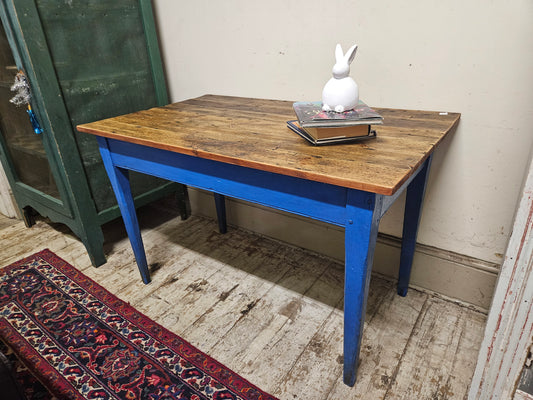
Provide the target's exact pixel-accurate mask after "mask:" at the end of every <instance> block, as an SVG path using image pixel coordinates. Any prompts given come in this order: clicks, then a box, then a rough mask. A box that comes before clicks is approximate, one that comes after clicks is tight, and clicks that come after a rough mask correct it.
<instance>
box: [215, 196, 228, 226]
mask: <svg viewBox="0 0 533 400" xmlns="http://www.w3.org/2000/svg"><path fill="white" fill-rule="evenodd" d="M213 195H214V196H215V206H216V208H217V220H218V231H219V232H220V233H226V232H227V231H228V225H227V222H226V197H225V196H224V195H221V194H218V193H213Z"/></svg>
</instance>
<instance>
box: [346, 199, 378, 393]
mask: <svg viewBox="0 0 533 400" xmlns="http://www.w3.org/2000/svg"><path fill="white" fill-rule="evenodd" d="M381 200H382V198H381V196H379V195H375V194H373V193H365V192H360V191H357V190H349V191H348V198H347V205H346V215H347V218H346V220H347V221H346V226H345V278H344V280H345V281H344V383H345V384H347V385H348V386H353V385H354V384H355V379H356V376H357V367H358V363H359V352H360V347H361V338H362V336H363V327H364V321H365V312H366V300H367V297H368V287H369V283H370V273H371V270H372V261H373V256H374V249H375V247H376V239H377V235H378V226H379V218H380V217H379V215H380V214H381V212H380V211H381V209H380V207H381V204H382V202H381Z"/></svg>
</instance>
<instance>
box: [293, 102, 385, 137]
mask: <svg viewBox="0 0 533 400" xmlns="http://www.w3.org/2000/svg"><path fill="white" fill-rule="evenodd" d="M293 108H294V112H295V113H296V117H297V118H298V119H297V120H293V121H287V126H288V127H289V128H290V129H291V130H292V131H294V132H296V133H297V134H298V135H300V136H301V137H303V138H304V139H306V140H307V141H309V142H311V143H312V144H314V145H321V144H335V143H345V142H353V141H358V140H364V139H369V138H374V137H376V131H375V130H374V129H372V126H374V125H381V124H383V117H382V116H381V115H379V114H378V113H377V112H375V111H374V110H372V109H371V108H370V107H369V106H367V105H366V104H365V103H363V102H362V101H359V104H358V105H357V107H355V108H354V109H353V110H349V111H345V112H343V113H337V112H334V111H328V112H326V111H322V103H321V102H320V101H315V102H304V101H300V102H296V103H294V104H293Z"/></svg>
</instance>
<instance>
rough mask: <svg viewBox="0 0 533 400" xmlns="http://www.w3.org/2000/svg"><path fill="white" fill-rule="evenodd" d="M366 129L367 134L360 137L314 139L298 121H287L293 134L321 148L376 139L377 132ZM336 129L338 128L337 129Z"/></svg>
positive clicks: (368, 127)
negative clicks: (321, 146)
mask: <svg viewBox="0 0 533 400" xmlns="http://www.w3.org/2000/svg"><path fill="white" fill-rule="evenodd" d="M362 126H364V127H365V128H366V132H367V133H366V134H364V135H359V136H334V137H324V138H316V137H313V136H312V135H311V134H309V132H308V130H307V129H303V128H302V127H301V126H300V125H299V123H298V121H296V120H294V121H287V127H288V128H289V129H290V130H292V131H293V132H295V133H297V134H298V135H300V136H301V137H302V138H304V139H305V140H307V141H308V142H309V143H311V144H313V145H315V146H319V145H324V144H341V143H350V142H358V141H361V140H365V139H371V138H375V137H376V131H375V130H372V129H371V127H370V125H362ZM335 129H336V128H335Z"/></svg>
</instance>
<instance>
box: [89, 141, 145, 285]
mask: <svg viewBox="0 0 533 400" xmlns="http://www.w3.org/2000/svg"><path fill="white" fill-rule="evenodd" d="M97 139H98V146H99V147H100V154H101V155H102V160H103V162H104V167H105V169H106V171H107V175H108V176H109V180H110V181H111V186H112V187H113V191H114V192H115V196H116V198H117V202H118V206H119V208H120V212H121V214H122V219H123V220H124V225H125V226H126V231H127V233H128V237H129V239H130V243H131V247H132V249H133V254H134V255H135V260H136V261H137V266H138V268H139V272H140V273H141V277H142V280H143V282H144V283H150V272H149V271H148V263H147V262H146V254H145V252H144V245H143V241H142V237H141V231H140V229H139V222H138V221H137V213H136V211H135V204H134V202H133V196H132V194H131V188H130V181H129V176H128V170H126V169H122V168H117V167H115V166H114V165H113V160H112V158H111V154H110V152H109V148H108V146H107V139H105V138H102V137H97Z"/></svg>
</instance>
